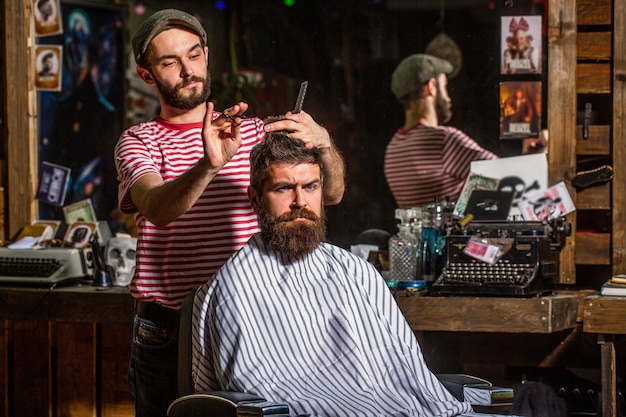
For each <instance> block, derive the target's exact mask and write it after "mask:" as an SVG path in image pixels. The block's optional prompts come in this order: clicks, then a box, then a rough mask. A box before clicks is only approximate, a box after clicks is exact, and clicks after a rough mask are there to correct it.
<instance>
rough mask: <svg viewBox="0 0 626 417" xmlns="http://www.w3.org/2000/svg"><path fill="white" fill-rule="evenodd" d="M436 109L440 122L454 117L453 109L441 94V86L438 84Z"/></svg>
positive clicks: (446, 121) (445, 121)
mask: <svg viewBox="0 0 626 417" xmlns="http://www.w3.org/2000/svg"><path fill="white" fill-rule="evenodd" d="M435 110H436V111H437V120H438V122H439V123H448V122H449V121H450V119H452V110H451V109H450V106H449V104H448V102H447V101H445V100H444V98H443V96H442V94H441V88H440V87H439V84H437V98H435Z"/></svg>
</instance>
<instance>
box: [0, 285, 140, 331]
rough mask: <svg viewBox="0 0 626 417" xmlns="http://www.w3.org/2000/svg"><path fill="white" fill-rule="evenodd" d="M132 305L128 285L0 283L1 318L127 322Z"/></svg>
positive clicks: (130, 316) (131, 315) (131, 317)
mask: <svg viewBox="0 0 626 417" xmlns="http://www.w3.org/2000/svg"><path fill="white" fill-rule="evenodd" d="M133 307H134V299H133V297H132V296H131V295H130V293H129V292H128V289H127V288H120V287H112V288H106V289H103V288H99V287H93V286H90V285H82V286H71V287H57V288H55V289H54V290H47V289H41V288H19V287H0V317H1V318H4V319H13V320H58V321H77V322H90V323H102V322H108V323H115V322H118V323H124V322H126V323H128V322H132V320H133Z"/></svg>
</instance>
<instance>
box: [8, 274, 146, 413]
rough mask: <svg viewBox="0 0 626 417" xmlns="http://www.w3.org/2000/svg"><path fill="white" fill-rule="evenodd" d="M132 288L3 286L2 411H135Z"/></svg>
mask: <svg viewBox="0 0 626 417" xmlns="http://www.w3.org/2000/svg"><path fill="white" fill-rule="evenodd" d="M133 305H134V301H133V298H132V297H131V295H130V294H129V293H128V289H127V288H117V287H111V288H99V287H93V286H91V285H80V286H58V287H56V288H55V289H53V290H50V289H43V288H24V287H9V286H6V285H4V286H1V287H0V325H1V326H2V328H1V330H0V416H67V417H74V416H75V417H79V416H80V417H82V416H96V415H97V416H101V417H131V416H133V415H134V405H133V400H132V398H131V395H130V392H129V389H128V382H127V378H126V374H127V369H128V361H129V358H130V344H131V337H132V323H133Z"/></svg>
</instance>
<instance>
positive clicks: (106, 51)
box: [37, 1, 125, 220]
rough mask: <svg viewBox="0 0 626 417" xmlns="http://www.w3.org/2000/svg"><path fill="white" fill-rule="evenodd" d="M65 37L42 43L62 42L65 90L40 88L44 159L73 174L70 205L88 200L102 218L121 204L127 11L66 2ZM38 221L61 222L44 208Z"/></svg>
mask: <svg viewBox="0 0 626 417" xmlns="http://www.w3.org/2000/svg"><path fill="white" fill-rule="evenodd" d="M60 16H62V27H63V33H62V34H60V35H57V36H46V37H43V38H39V39H38V42H39V43H38V45H37V48H51V45H60V46H61V47H62V54H59V56H58V59H59V66H60V68H59V69H60V77H59V84H60V85H59V87H60V88H59V89H58V91H39V93H38V106H39V109H38V111H39V114H40V115H42V117H39V147H38V149H39V161H42V162H46V163H49V164H55V165H58V166H63V167H66V168H67V169H68V170H69V172H71V175H70V179H69V184H68V189H67V194H66V196H65V204H71V203H74V202H78V201H83V200H85V199H90V200H91V202H92V204H93V208H94V211H95V213H96V216H97V218H98V219H101V220H107V219H110V218H111V217H112V216H113V215H114V214H115V213H114V210H115V209H116V206H117V179H116V177H117V175H116V172H115V165H114V161H113V157H112V156H113V149H114V146H115V143H116V142H117V139H118V137H119V135H120V133H121V132H122V130H123V127H124V126H125V122H124V120H125V118H124V117H125V104H124V103H125V99H124V97H125V94H124V85H125V81H124V77H125V73H124V69H125V62H124V60H125V58H124V55H125V54H124V35H123V34H124V22H123V18H124V12H123V9H122V8H121V7H116V6H102V5H95V4H88V3H86V2H73V1H61V2H60ZM39 207H40V209H39V210H40V213H39V217H40V218H42V219H59V220H63V212H62V210H61V207H58V206H55V205H53V204H40V206H39Z"/></svg>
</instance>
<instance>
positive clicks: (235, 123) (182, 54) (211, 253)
mask: <svg viewBox="0 0 626 417" xmlns="http://www.w3.org/2000/svg"><path fill="white" fill-rule="evenodd" d="M207 42H208V39H207V33H206V31H205V30H204V28H203V26H202V24H201V23H200V21H199V20H198V19H197V18H196V17H195V16H192V15H190V14H188V13H185V12H183V11H181V10H176V9H164V10H161V11H158V12H156V13H154V14H153V15H151V16H150V17H148V18H147V19H146V20H145V21H144V22H143V23H142V25H141V26H140V27H139V28H138V30H137V32H136V33H135V35H134V37H133V39H132V45H133V52H134V57H135V62H136V64H137V67H136V71H137V74H138V75H139V77H141V79H142V80H143V81H144V82H145V83H146V84H147V85H149V86H151V87H153V88H154V90H155V92H156V94H157V96H158V99H159V104H160V112H159V114H158V115H157V116H155V117H154V118H152V119H151V120H149V121H146V122H145V123H140V124H138V125H136V126H132V127H130V128H129V129H127V130H126V131H124V132H123V133H122V135H121V137H120V138H119V140H118V142H117V146H116V148H115V163H116V167H117V173H118V180H119V182H120V184H119V203H118V205H119V209H120V211H121V212H122V213H126V214H134V215H135V222H136V225H137V230H138V236H137V252H136V254H137V255H136V268H135V274H134V276H133V278H132V280H131V284H130V293H131V295H132V296H133V297H135V299H136V302H135V322H134V329H133V340H132V345H131V359H130V364H129V370H128V380H129V385H130V390H131V393H132V395H133V397H134V398H135V413H136V417H164V416H166V414H167V407H168V406H169V404H170V403H171V402H172V401H173V400H174V399H175V398H176V397H177V396H178V385H177V383H178V361H177V360H178V325H179V320H180V317H179V316H180V314H179V310H180V306H181V303H182V300H183V299H184V298H185V297H186V296H187V295H188V294H190V293H191V292H193V291H194V290H195V289H196V288H198V287H199V286H200V285H202V284H203V283H205V282H206V277H207V276H210V275H211V274H213V273H214V272H215V271H216V270H217V269H218V268H219V267H220V266H222V265H223V264H224V262H225V261H226V260H227V259H228V258H229V257H230V256H231V255H232V254H233V253H235V252H236V251H237V250H238V249H239V248H241V246H243V245H244V244H245V243H246V242H247V240H248V239H249V238H250V236H251V235H253V234H254V233H256V232H257V231H258V229H257V220H256V215H255V213H254V211H253V210H252V207H250V203H249V202H248V199H247V195H246V192H247V191H246V190H247V187H248V185H249V182H248V181H249V169H250V164H249V161H248V156H249V153H250V149H251V148H252V146H253V145H254V144H256V143H258V142H261V141H262V140H263V139H264V136H265V132H269V131H272V130H286V131H288V132H289V135H290V136H293V137H296V138H300V139H302V140H303V141H305V142H306V143H308V144H309V145H310V146H316V147H320V148H322V151H321V154H322V158H323V159H324V160H326V161H327V162H328V163H327V164H326V166H327V167H328V172H325V174H326V177H327V179H328V181H326V186H325V189H324V194H323V198H324V201H325V203H326V204H337V203H338V202H339V201H341V198H342V196H343V189H344V163H343V159H342V157H341V155H340V154H339V152H338V150H337V149H336V147H335V145H334V142H333V140H332V138H331V137H330V135H329V133H328V131H327V130H326V129H324V128H323V127H322V126H320V125H319V124H317V123H316V122H315V121H314V120H313V118H312V117H311V116H310V115H309V114H307V113H306V112H304V111H302V112H300V113H298V114H292V113H291V112H288V113H287V114H288V115H289V119H281V120H278V121H276V122H274V123H271V124H264V123H263V121H262V120H260V119H258V118H243V117H242V116H243V113H244V112H245V111H246V110H247V109H248V104H247V103H244V102H239V103H235V104H234V105H233V106H231V107H230V108H228V109H226V110H224V111H222V112H217V111H214V108H213V103H211V102H210V101H208V100H209V97H210V94H211V76H210V73H209V68H208V64H209V48H208V46H207ZM92 128H93V129H98V128H99V126H92Z"/></svg>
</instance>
